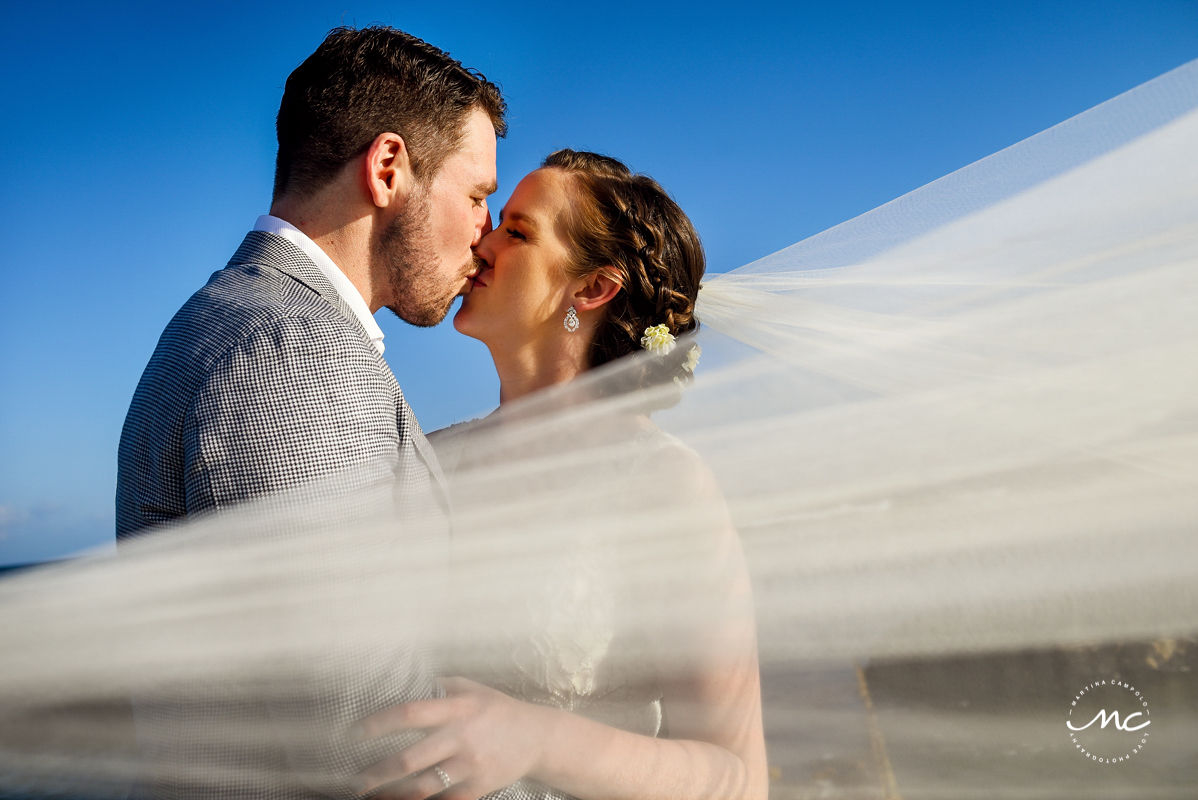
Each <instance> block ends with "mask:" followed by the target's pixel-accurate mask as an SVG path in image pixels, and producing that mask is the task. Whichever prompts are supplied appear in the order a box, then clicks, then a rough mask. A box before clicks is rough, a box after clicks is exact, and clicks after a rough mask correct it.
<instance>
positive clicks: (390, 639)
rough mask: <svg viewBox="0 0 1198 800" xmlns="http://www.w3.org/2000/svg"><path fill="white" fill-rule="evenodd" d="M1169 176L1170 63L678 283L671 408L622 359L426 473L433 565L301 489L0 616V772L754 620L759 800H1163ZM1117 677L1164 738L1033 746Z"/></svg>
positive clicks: (1197, 475) (1174, 605)
mask: <svg viewBox="0 0 1198 800" xmlns="http://www.w3.org/2000/svg"><path fill="white" fill-rule="evenodd" d="M1196 142H1198V62H1195V63H1191V64H1189V65H1186V66H1184V67H1182V68H1180V69H1178V70H1176V71H1174V72H1172V73H1169V74H1167V75H1165V76H1163V77H1161V78H1159V79H1157V80H1155V81H1153V82H1151V83H1149V84H1146V85H1144V86H1143V87H1140V88H1138V89H1136V90H1134V91H1133V92H1130V93H1128V94H1127V95H1124V96H1121V97H1119V98H1115V99H1114V100H1111V101H1109V102H1108V103H1106V104H1103V105H1102V106H1099V107H1097V108H1095V109H1093V110H1091V111H1089V112H1086V113H1085V114H1082V115H1080V116H1079V117H1077V118H1074V119H1072V120H1069V121H1068V122H1066V123H1063V124H1062V125H1060V126H1057V127H1055V128H1053V129H1050V130H1048V131H1046V132H1044V133H1042V134H1040V135H1039V136H1036V137H1033V138H1032V139H1029V140H1028V141H1026V142H1023V143H1020V144H1019V145H1016V146H1015V147H1012V148H1010V149H1008V150H1005V151H1003V152H1001V153H998V154H996V155H994V156H992V157H990V158H988V159H984V160H983V161H981V162H978V163H977V164H974V165H972V166H970V167H968V168H966V169H964V170H961V171H959V172H957V173H954V174H953V175H950V176H948V177H946V178H944V179H942V180H940V181H937V182H935V183H933V184H930V185H929V186H927V187H924V188H923V189H920V190H919V191H917V192H914V193H912V194H910V195H907V196H905V197H903V198H899V199H898V200H895V201H894V202H892V203H890V204H887V205H886V206H883V207H881V208H879V209H877V210H875V211H873V212H871V213H869V214H866V215H864V216H862V217H860V218H858V219H856V220H852V221H850V222H848V223H845V224H844V225H841V226H838V227H836V228H833V229H831V230H829V231H827V232H825V233H823V234H820V235H818V236H815V237H812V238H811V239H809V240H806V241H804V242H801V243H799V244H797V245H794V246H793V247H790V248H787V249H785V250H782V251H780V252H778V253H775V254H774V255H772V256H768V257H766V258H764V259H762V260H760V261H758V262H755V263H753V264H750V265H748V266H746V267H744V268H742V269H739V270H736V271H733V272H731V273H728V274H726V275H712V276H709V278H708V280H707V282H706V286H705V288H704V290H703V292H702V294H701V299H700V308H699V316H700V319H701V321H702V324H703V327H702V329H701V331H700V333H699V335H698V342H699V343H700V344H701V345H702V347H703V357H702V363H701V364H700V365H699V368H698V371H697V376H696V379H695V381H694V382H693V383H692V384H690V385H689V386H688V387H686V388H685V389H680V388H679V387H678V386H677V385H675V384H674V383H673V382H672V381H668V380H663V381H661V382H659V383H656V384H653V385H645V384H644V376H645V375H647V374H652V370H646V369H644V366H645V364H644V363H638V362H640V361H642V360H645V359H651V358H652V356H648V355H644V356H638V357H636V358H633V359H628V360H626V362H625V363H617V364H614V365H610V366H608V367H606V368H603V369H599V370H596V371H594V372H592V373H589V374H588V375H586V376H585V377H584V378H583V379H581V380H579V381H576V382H574V383H572V384H570V385H567V386H564V387H561V388H559V389H557V390H554V391H550V392H546V393H544V394H542V395H540V396H537V397H534V398H530V399H529V400H528V401H526V402H523V403H520V404H518V405H515V406H511V407H505V408H504V409H502V410H501V411H500V412H498V413H496V414H495V415H492V417H490V418H488V419H487V420H484V421H482V422H479V423H474V424H470V425H466V426H461V427H459V428H455V429H454V430H452V431H450V432H447V434H446V435H444V436H442V437H439V438H440V441H439V442H438V447H439V448H440V449H441V452H442V453H443V454H445V455H446V456H447V460H449V461H452V463H453V468H452V469H451V470H449V473H450V477H451V482H452V489H453V494H454V497H455V508H454V515H453V527H454V530H455V534H454V537H453V540H452V543H450V544H447V543H446V542H444V541H443V540H442V539H440V538H438V537H433V536H429V537H423V536H421V535H419V521H413V520H409V521H405V522H404V523H403V524H404V526H405V527H404V530H403V532H402V536H401V538H399V539H397V538H396V537H397V533H396V530H397V526H396V521H395V520H394V519H361V518H358V519H355V520H354V522H353V523H352V524H346V523H345V520H346V519H347V518H349V517H350V516H352V515H350V514H349V511H350V510H352V509H353V508H354V507H355V504H354V502H353V500H352V499H351V500H350V502H348V503H347V504H346V509H341V510H337V509H329V508H328V507H327V506H325V507H322V508H321V509H319V513H316V512H315V510H313V509H311V508H308V507H306V506H305V505H304V503H303V496H304V493H303V492H299V493H297V495H296V497H294V498H292V500H293V502H290V503H288V504H284V505H286V506H288V510H287V512H286V513H283V512H279V511H278V507H279V504H277V503H275V504H272V506H271V508H270V509H243V510H241V511H240V512H239V513H235V514H230V515H227V516H222V517H220V518H216V519H209V520H202V521H198V522H196V523H194V524H191V525H188V526H186V527H183V528H179V529H174V530H169V531H165V532H163V533H161V534H159V535H155V536H150V537H146V538H145V539H144V540H142V541H139V542H136V543H134V544H133V545H131V546H130V547H128V548H126V549H125V550H124V551H123V552H122V553H121V554H120V556H119V557H117V558H96V559H85V560H82V561H79V562H76V563H73V564H70V565H66V566H57V567H51V568H45V569H40V570H37V571H34V572H31V573H28V574H25V575H21V576H16V577H14V578H11V579H8V580H5V581H4V583H3V584H0V598H2V599H0V630H2V631H3V633H2V634H0V635H2V637H3V646H2V647H0V713H3V715H4V717H5V719H4V721H3V724H0V730H2V731H3V732H2V733H0V774H3V770H5V769H7V770H8V771H9V772H10V773H12V774H14V775H15V774H17V773H18V772H19V773H20V774H21V776H22V777H21V780H22V781H26V782H28V783H29V784H30V785H38V786H44V785H46V781H49V780H50V779H51V778H54V779H60V780H63V781H65V782H67V783H68V784H71V785H78V782H83V783H84V784H86V785H88V786H90V787H91V788H92V789H93V790H94V789H95V787H97V786H104V785H107V784H106V783H105V782H106V781H111V782H112V785H119V783H120V781H122V780H124V779H125V778H127V777H128V776H129V775H131V774H134V773H135V772H136V771H137V770H138V769H139V766H138V761H137V758H136V756H135V755H134V752H133V748H132V747H131V745H130V742H129V741H128V740H127V738H126V737H122V736H118V735H116V734H114V733H113V732H112V731H113V730H115V728H114V725H113V724H112V720H113V719H114V718H115V715H117V714H118V713H119V708H120V707H121V703H122V702H123V701H124V699H125V698H127V697H129V696H144V695H145V694H147V693H148V694H151V695H152V694H153V693H154V692H156V691H160V690H163V691H165V690H164V689H163V687H174V688H177V687H179V686H186V685H188V684H189V682H196V681H202V682H209V683H216V684H224V685H227V686H239V687H249V688H247V689H246V691H252V692H255V693H259V694H260V693H271V692H275V693H278V694H279V695H281V696H283V697H284V698H285V699H286V698H291V699H294V697H296V696H298V697H301V698H312V697H320V696H321V695H322V693H335V691H336V684H337V682H338V681H339V680H342V679H343V678H344V674H345V670H346V669H351V668H352V667H346V666H345V664H347V663H349V664H353V663H361V662H360V661H359V662H355V661H354V660H353V659H349V660H346V659H345V658H344V656H346V654H355V653H361V654H369V653H371V652H374V651H376V650H377V649H378V648H380V647H382V648H386V647H389V646H391V644H392V643H394V642H403V643H404V646H412V647H419V648H422V649H424V650H427V651H428V652H430V653H434V654H437V657H438V658H443V659H445V660H446V663H451V664H452V665H453V669H454V671H455V672H458V673H459V674H462V673H470V674H476V675H481V676H486V675H487V674H488V672H489V671H492V672H494V671H495V670H496V669H497V666H496V662H497V660H500V659H498V658H497V656H496V653H497V652H510V651H511V649H512V643H513V642H534V643H538V645H537V646H535V647H530V648H528V649H527V650H526V651H524V652H525V655H526V656H527V654H528V653H535V652H541V653H544V654H545V658H546V660H547V665H546V667H545V669H546V671H547V673H546V674H547V675H548V673H550V672H552V673H553V674H552V675H548V677H545V678H544V681H543V682H548V683H552V684H553V685H554V686H556V687H557V689H558V690H559V691H561V692H564V693H566V694H570V693H574V695H586V694H587V692H588V691H591V692H592V693H593V692H594V690H595V689H596V687H597V686H601V685H602V684H603V681H605V680H607V681H610V680H612V678H611V676H612V675H618V676H619V678H618V683H619V684H620V686H621V687H622V689H621V691H623V692H624V695H622V696H625V697H629V696H635V697H638V698H640V699H643V698H644V697H647V696H648V695H645V694H637V692H639V691H641V690H642V689H644V688H645V687H651V686H652V685H653V684H654V683H655V682H659V681H662V680H668V679H669V678H670V673H671V671H674V670H676V671H679V672H681V671H684V670H686V669H687V668H688V665H689V664H691V663H693V661H694V659H695V658H696V657H702V656H705V655H706V654H707V651H706V650H705V648H706V647H707V646H708V645H709V644H710V643H709V642H708V641H707V639H706V637H705V632H706V631H708V630H710V629H711V628H712V626H713V624H715V623H714V622H713V621H717V622H718V624H719V625H731V626H732V627H735V626H736V625H737V624H740V625H742V626H744V627H745V629H746V630H751V628H752V625H753V621H754V620H755V623H756V628H757V636H758V645H759V649H760V656H761V662H762V668H763V673H764V676H765V682H764V695H765V711H766V718H767V738H768V743H769V746H770V754H771V762H772V763H773V765H774V767H775V768H776V769H775V773H774V779H775V783H776V787H775V794H776V795H777V796H780V797H787V796H814V794H813V793H814V792H817V791H818V792H820V794H819V795H818V796H821V797H837V796H842V797H861V796H868V797H883V796H908V797H966V796H979V797H980V796H985V797H1004V796H1028V797H1032V796H1035V797H1045V796H1053V797H1096V796H1121V795H1125V794H1127V793H1129V792H1132V793H1135V794H1137V795H1139V796H1152V797H1183V796H1188V795H1187V791H1192V786H1193V785H1194V782H1195V780H1198V775H1196V773H1195V769H1196V768H1195V766H1194V765H1195V764H1196V763H1198V758H1196V755H1198V749H1196V747H1198V746H1196V745H1195V744H1194V741H1193V737H1192V735H1190V734H1187V733H1186V729H1187V726H1188V728H1189V729H1190V730H1191V731H1192V728H1193V725H1194V724H1195V722H1196V721H1198V700H1196V699H1195V698H1198V692H1195V691H1194V688H1195V687H1194V684H1193V680H1194V679H1193V677H1192V672H1190V670H1191V669H1192V666H1193V664H1194V661H1195V659H1196V656H1195V650H1194V648H1193V646H1192V644H1191V642H1192V638H1190V637H1193V636H1194V634H1195V628H1196V627H1198V625H1196V623H1195V620H1198V589H1196V588H1195V587H1196V586H1198V537H1196V536H1195V533H1196V531H1195V520H1198V499H1196V498H1198V491H1196V490H1195V489H1196V487H1195V484H1196V483H1198V313H1196V312H1195V298H1196V297H1198V218H1196V217H1195V215H1194V209H1195V208H1198V159H1195V158H1194V153H1193V151H1194V145H1195V143H1196ZM685 344H686V343H684V346H685ZM400 378H401V380H402V376H400ZM649 412H652V413H651V419H652V423H651V425H648V426H647V425H646V423H645V419H644V416H645V414H646V413H649ZM647 431H648V433H647ZM64 492H69V487H64ZM342 512H345V513H342ZM334 529H335V530H334ZM733 530H734V531H735V532H736V534H737V535H738V537H739V538H737V536H730V535H728V532H729V531H733ZM397 542H398V543H397ZM742 548H743V557H744V559H745V560H746V562H747V564H748V566H749V572H750V575H751V577H752V584H753V587H752V588H753V597H752V603H750V602H749V601H748V598H746V597H745V596H743V595H741V594H738V593H736V592H735V591H731V590H729V588H728V587H729V585H730V584H729V578H728V564H730V563H734V562H735V561H736V560H737V559H739V558H741V549H742ZM580 553H584V554H585V556H584V557H582V560H581V563H580V561H579V559H580V556H579V554H580ZM546 587H551V591H550V594H551V595H552V596H554V597H556V598H557V599H556V600H554V601H552V603H550V604H549V605H551V606H552V608H551V609H547V607H546V606H547V604H546V602H545V601H544V598H545V597H546V591H547V589H546ZM596 587H598V588H596ZM563 598H565V599H563ZM549 611H552V612H553V613H548V612H549ZM549 617H551V618H549ZM546 630H551V631H552V632H553V635H552V636H548V637H547V636H546ZM555 637H556V638H555ZM538 647H539V648H540V649H539V650H538ZM588 653H589V655H588ZM596 653H598V654H599V655H598V656H596ZM330 654H336V657H331V656H330ZM563 654H564V655H563ZM580 654H581V655H580ZM559 656H561V657H562V658H560V659H559V658H558V657H559ZM551 658H553V659H557V660H555V661H553V663H552V665H548V661H549V660H550V659H551ZM596 658H598V661H596ZM525 661H526V662H528V663H527V664H525V666H531V667H532V668H535V667H536V666H537V663H536V659H535V658H533V659H532V660H531V661H529V660H528V658H525ZM522 663H523V662H522ZM596 663H601V664H602V665H604V666H603V668H604V669H608V670H609V671H608V672H601V673H596V672H595V671H594V669H593V667H594V666H595V664H596ZM563 665H564V666H563ZM510 666H511V665H510V664H508V665H506V666H505V667H504V669H507V668H508V667H510ZM326 667H327V668H326ZM588 669H589V670H590V671H589V672H588ZM1116 673H1117V674H1118V675H1119V676H1120V677H1123V678H1125V679H1134V680H1137V681H1139V682H1140V683H1141V684H1142V685H1143V686H1144V687H1146V691H1147V687H1151V689H1152V690H1153V691H1154V692H1155V694H1154V695H1153V696H1151V700H1152V701H1153V703H1154V704H1156V706H1155V707H1159V708H1160V709H1161V712H1167V713H1158V715H1157V717H1154V718H1153V719H1154V723H1155V725H1156V727H1154V728H1153V729H1152V730H1153V733H1154V735H1153V736H1152V741H1151V744H1150V745H1149V746H1148V747H1147V748H1146V749H1145V751H1144V753H1143V754H1142V755H1140V756H1137V759H1138V760H1137V759H1133V760H1131V761H1130V762H1129V763H1126V764H1115V765H1105V766H1100V765H1095V764H1093V763H1091V762H1090V761H1088V760H1086V759H1085V758H1083V757H1082V756H1080V755H1078V754H1077V753H1076V752H1075V748H1074V746H1073V745H1072V744H1071V742H1070V739H1069V736H1068V731H1067V730H1066V728H1065V726H1064V721H1065V715H1066V712H1067V710H1068V707H1069V703H1070V700H1071V699H1072V697H1073V695H1074V693H1075V691H1076V689H1078V688H1080V686H1082V685H1084V683H1085V682H1087V681H1089V680H1093V679H1095V678H1110V677H1112V676H1113V675H1114V674H1116ZM507 674H508V678H509V679H513V680H514V678H512V673H511V671H510V670H509V671H508V673H507ZM516 674H517V677H518V676H519V674H522V673H519V671H517V673H516ZM597 676H598V677H597ZM597 681H598V683H596V682H597ZM1074 684H1076V685H1074ZM297 687H302V689H299V688H297ZM513 691H517V690H515V689H513ZM650 694H651V692H650ZM599 705H602V703H599ZM667 716H668V710H667ZM615 717H616V718H617V719H618V718H619V714H616V715H615ZM257 733H258V732H257V731H255V730H252V729H250V728H249V727H247V726H244V725H239V724H236V723H235V722H232V721H231V722H230V723H229V725H227V726H224V727H222V728H219V729H216V730H212V731H209V732H207V735H210V736H212V737H214V738H219V739H220V740H221V741H223V742H226V743H227V742H236V741H239V740H240V739H244V740H246V741H247V742H250V741H252V740H254V738H255V736H256V735H257ZM274 735H279V736H283V737H287V736H293V737H297V738H303V737H307V736H310V735H312V734H311V732H310V731H308V730H306V729H305V728H304V726H303V725H302V724H300V723H299V722H297V723H296V724H295V725H294V726H293V727H292V728H288V724H287V719H286V718H283V719H282V720H276V724H275V734H274ZM322 735H323V734H322ZM225 777H227V776H225V775H222V774H221V770H220V769H219V766H217V767H213V768H211V769H210V770H209V771H207V772H204V773H202V774H199V775H197V776H195V778H196V780H197V781H199V782H205V781H207V782H210V783H212V784H213V785H216V784H219V783H220V782H221V781H222V780H223V779H224V778H225ZM267 777H268V778H273V777H276V776H267ZM277 777H278V779H279V780H284V778H283V777H282V776H277ZM321 777H322V776H319V775H309V776H307V779H310V780H312V781H319V780H320V779H321ZM16 780H17V779H16V778H13V779H11V781H12V782H13V783H14V784H15V782H16Z"/></svg>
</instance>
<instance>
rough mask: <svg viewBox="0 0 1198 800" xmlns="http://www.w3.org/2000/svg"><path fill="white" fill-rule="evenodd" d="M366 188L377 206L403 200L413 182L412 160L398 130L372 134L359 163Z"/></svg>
mask: <svg viewBox="0 0 1198 800" xmlns="http://www.w3.org/2000/svg"><path fill="white" fill-rule="evenodd" d="M361 169H362V171H363V173H364V175H363V177H364V178H365V180H366V190H367V192H368V193H369V195H370V199H371V201H373V202H374V204H375V206H377V207H378V208H387V207H388V206H392V205H394V204H395V203H397V202H399V203H403V202H405V201H406V200H407V198H408V195H409V194H411V192H412V186H413V184H414V183H415V180H414V175H413V174H412V159H411V156H410V154H409V153H408V147H407V145H406V144H405V143H404V140H403V137H402V136H400V135H399V134H398V133H380V134H379V135H378V136H376V137H374V141H373V142H371V143H370V147H369V148H367V150H366V156H365V158H364V160H363V162H362V164H361Z"/></svg>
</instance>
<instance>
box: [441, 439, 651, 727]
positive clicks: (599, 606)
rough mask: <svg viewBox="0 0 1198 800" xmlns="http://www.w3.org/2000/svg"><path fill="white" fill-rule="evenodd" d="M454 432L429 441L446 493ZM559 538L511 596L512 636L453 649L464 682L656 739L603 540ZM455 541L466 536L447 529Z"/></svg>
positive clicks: (640, 653) (640, 648) (646, 688)
mask: <svg viewBox="0 0 1198 800" xmlns="http://www.w3.org/2000/svg"><path fill="white" fill-rule="evenodd" d="M460 430H461V427H460V426H454V427H453V428H450V429H445V430H443V431H437V432H435V433H433V434H431V435H430V437H429V439H430V441H431V442H432V443H433V445H434V447H435V448H437V449H438V456H439V458H442V468H443V469H444V470H445V473H446V477H447V480H448V481H449V484H450V486H451V487H452V486H453V485H454V475H455V473H456V470H457V467H458V465H459V464H460V463H461V459H462V458H463V457H466V458H468V452H466V451H468V450H469V436H468V435H467V436H465V437H461V436H455V435H450V434H451V432H454V433H456V432H460ZM664 436H666V434H664V433H661V432H660V431H656V432H654V430H647V431H645V432H644V433H643V434H638V442H637V446H636V447H634V448H632V452H636V451H638V450H642V449H643V450H649V449H651V448H652V446H653V444H654V443H656V442H659V441H660V437H664ZM447 445H448V447H447ZM610 468H611V469H619V470H621V471H622V474H626V475H628V476H629V479H630V480H631V479H633V478H632V476H634V475H635V474H636V472H637V470H636V468H635V465H630V464H628V463H622V464H619V465H614V464H613V465H611V466H610ZM451 491H452V489H451ZM588 531H591V529H588ZM559 534H560V536H561V547H560V548H554V555H553V556H552V558H551V559H550V560H549V561H548V563H546V564H544V565H543V568H542V569H541V570H540V574H538V575H537V576H536V578H535V583H536V585H535V586H531V587H529V586H522V587H521V591H520V592H519V593H518V595H516V596H517V597H518V599H517V600H516V601H515V602H518V603H520V604H521V608H520V609H517V610H516V613H517V614H518V615H519V614H523V616H522V618H521V620H522V623H523V624H522V626H520V627H519V630H514V629H513V630H511V631H499V632H497V633H496V635H495V636H493V637H490V638H489V639H488V641H487V642H485V643H479V642H463V643H462V644H463V646H464V647H467V648H469V649H470V653H471V656H472V657H471V659H470V663H471V664H472V665H474V666H472V667H468V668H467V669H466V670H465V672H466V673H467V677H471V678H473V679H475V680H478V681H480V682H482V683H485V684H487V685H489V686H493V687H495V688H497V689H500V690H501V691H503V692H505V693H507V694H509V695H511V696H513V697H517V698H519V699H521V700H525V701H528V702H535V703H542V704H545V705H550V706H554V707H557V708H562V709H565V710H568V711H573V712H576V713H579V714H582V715H584V716H587V717H590V718H592V719H595V720H598V721H600V722H604V723H606V724H609V725H613V726H615V727H619V728H622V729H624V730H629V731H633V732H636V733H641V734H644V735H648V736H657V735H659V734H661V733H662V732H663V731H662V728H663V712H662V703H661V699H662V692H661V687H660V682H659V681H658V680H657V678H656V676H655V675H653V674H652V673H651V670H647V664H646V661H647V660H646V659H645V658H644V654H645V653H647V652H649V651H650V650H651V648H652V643H651V642H648V641H646V638H647V637H645V636H644V635H643V633H636V632H634V630H630V629H635V627H636V626H631V625H626V624H623V623H622V621H625V620H628V619H629V617H628V615H633V614H636V613H637V609H636V608H632V607H629V605H630V604H629V602H628V597H629V595H628V593H627V592H622V591H621V590H620V586H619V580H618V579H616V578H615V577H614V576H616V575H618V570H617V567H616V565H614V564H612V563H610V561H611V554H612V549H611V547H610V542H605V541H601V540H599V538H598V536H599V534H595V533H594V532H586V533H579V532H577V531H573V530H572V529H571V527H570V526H569V524H568V523H566V522H563V524H562V525H561V527H560V531H559ZM454 536H455V537H459V538H461V537H469V536H471V532H470V531H469V530H467V529H463V528H456V527H455V531H454ZM510 599H511V598H503V599H502V600H498V599H497V601H499V602H502V601H506V600H510ZM480 645H481V651H480ZM479 656H481V658H480V657H479ZM479 665H485V666H483V667H480V666H479Z"/></svg>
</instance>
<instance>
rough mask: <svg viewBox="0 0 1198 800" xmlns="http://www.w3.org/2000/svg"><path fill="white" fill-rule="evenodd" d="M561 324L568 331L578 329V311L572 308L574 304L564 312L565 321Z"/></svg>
mask: <svg viewBox="0 0 1198 800" xmlns="http://www.w3.org/2000/svg"><path fill="white" fill-rule="evenodd" d="M562 325H563V326H564V327H565V329H566V330H568V331H569V332H570V333H574V332H575V331H576V330H578V312H577V311H575V310H574V306H570V310H569V311H567V312H566V321H565V322H563V323H562Z"/></svg>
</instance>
